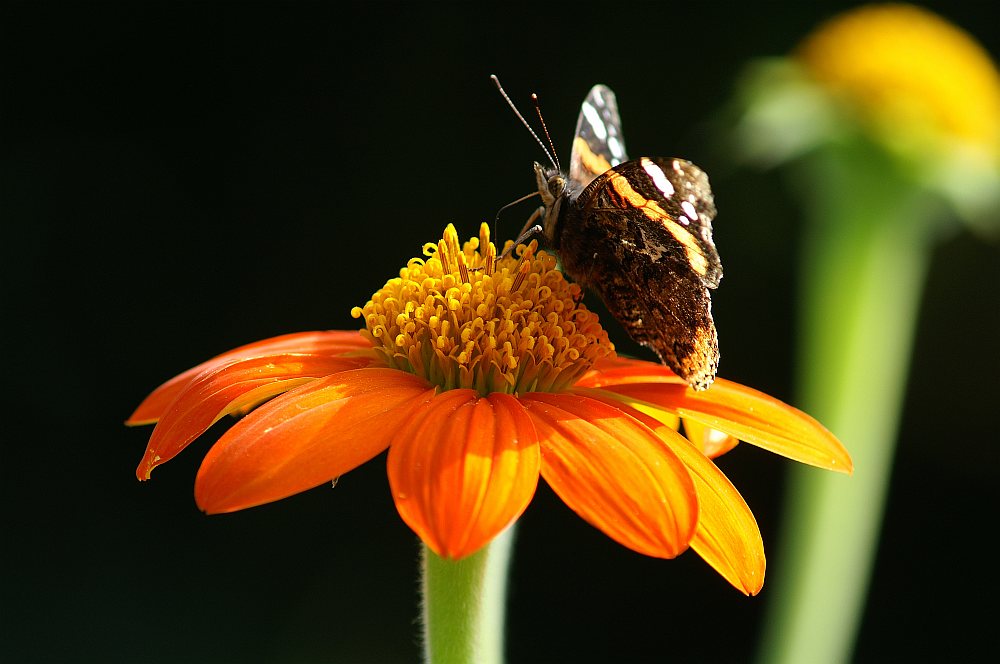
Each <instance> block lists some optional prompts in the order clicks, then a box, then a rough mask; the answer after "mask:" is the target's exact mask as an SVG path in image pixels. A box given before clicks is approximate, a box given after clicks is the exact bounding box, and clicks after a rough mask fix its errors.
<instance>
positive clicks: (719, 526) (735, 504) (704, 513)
mask: <svg viewBox="0 0 1000 664" xmlns="http://www.w3.org/2000/svg"><path fill="white" fill-rule="evenodd" d="M712 389H714V388H712ZM608 403H610V404H612V405H614V400H610V401H609V402H608ZM618 407H619V408H621V409H622V410H624V411H625V412H627V413H629V414H630V415H632V416H633V417H635V418H636V419H637V420H639V421H640V422H642V423H643V424H645V425H646V426H648V427H649V428H650V429H652V430H653V431H654V432H655V433H656V435H658V436H659V437H660V439H661V440H662V441H663V442H664V443H666V444H667V446H669V447H670V449H671V450H672V451H673V452H674V453H675V454H676V455H677V456H678V457H679V458H680V460H681V461H683V462H684V465H685V466H687V468H688V470H689V471H690V473H691V477H692V478H693V479H694V484H695V489H697V491H698V527H697V529H696V530H695V533H694V537H692V538H691V548H692V549H694V550H695V552H696V553H697V554H698V555H699V556H701V557H702V559H704V560H705V562H707V563H708V564H709V565H711V566H712V567H713V568H714V569H715V571H717V572H718V573H719V574H721V575H722V577H723V578H724V579H726V581H729V583H731V584H732V585H733V586H734V587H735V588H736V589H737V590H739V591H741V592H742V593H743V594H745V595H756V594H757V593H758V592H759V591H760V589H761V587H762V586H763V585H764V570H765V567H766V561H765V558H764V541H763V539H762V538H761V535H760V529H759V528H758V527H757V521H756V519H754V516H753V512H751V511H750V507H749V506H748V505H747V504H746V501H745V500H743V496H741V495H740V493H739V491H737V490H736V487H734V486H733V484H732V482H730V481H729V478H727V477H726V475H725V474H724V473H723V472H722V471H721V470H719V468H718V467H717V466H716V465H715V464H714V463H712V461H711V460H710V459H709V458H708V457H706V456H705V454H704V453H702V452H701V451H700V450H699V449H698V447H697V446H696V445H694V444H692V443H691V442H690V441H689V440H687V439H686V438H685V437H684V436H681V435H680V434H678V433H677V432H676V431H675V430H674V429H673V428H671V427H670V426H664V425H663V424H661V423H660V422H658V421H656V420H655V419H654V418H652V417H650V416H648V415H645V414H644V413H641V412H639V411H637V410H635V409H632V408H629V407H628V406H624V405H621V404H619V405H618Z"/></svg>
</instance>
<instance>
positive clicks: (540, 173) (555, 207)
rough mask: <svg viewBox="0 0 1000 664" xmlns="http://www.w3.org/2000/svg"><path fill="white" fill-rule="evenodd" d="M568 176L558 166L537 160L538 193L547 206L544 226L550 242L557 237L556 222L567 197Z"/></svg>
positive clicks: (543, 203)
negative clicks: (554, 166) (553, 166)
mask: <svg viewBox="0 0 1000 664" xmlns="http://www.w3.org/2000/svg"><path fill="white" fill-rule="evenodd" d="M568 182H569V181H568V180H567V179H566V176H565V175H563V174H562V173H561V172H560V171H559V169H558V168H552V167H551V166H544V165H542V164H539V163H538V162H537V161H536V162H535V183H536V184H537V185H538V195H539V196H541V197H542V205H544V206H545V219H544V221H543V223H542V228H543V230H544V232H545V237H547V238H548V239H549V241H550V242H552V241H554V240H555V239H556V237H557V236H556V223H557V221H558V219H559V208H560V207H561V206H562V201H563V199H564V198H565V196H564V194H565V193H566V187H567V185H568Z"/></svg>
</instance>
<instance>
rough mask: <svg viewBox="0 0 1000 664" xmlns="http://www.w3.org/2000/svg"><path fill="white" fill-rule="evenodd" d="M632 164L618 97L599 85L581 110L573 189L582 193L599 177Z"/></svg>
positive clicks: (571, 172) (575, 140)
mask: <svg viewBox="0 0 1000 664" xmlns="http://www.w3.org/2000/svg"><path fill="white" fill-rule="evenodd" d="M626 161H628V157H627V156H626V153H625V139H624V138H622V121H621V117H619V115H618V102H617V100H616V99H615V93H614V92H612V91H611V88H609V87H608V86H606V85H595V86H594V87H593V88H591V89H590V92H589V93H587V97H586V98H585V99H584V100H583V104H582V105H581V106H580V117H579V118H578V119H577V121H576V134H575V135H574V137H573V151H572V153H571V154H570V159H569V180H570V183H571V187H572V188H574V189H575V190H576V191H579V190H581V189H583V188H584V187H586V186H587V185H588V184H590V183H591V182H592V181H593V180H594V179H595V178H596V177H598V176H599V175H601V174H603V173H604V172H606V171H608V170H609V169H611V168H612V167H614V166H617V165H618V164H621V163H623V162H626Z"/></svg>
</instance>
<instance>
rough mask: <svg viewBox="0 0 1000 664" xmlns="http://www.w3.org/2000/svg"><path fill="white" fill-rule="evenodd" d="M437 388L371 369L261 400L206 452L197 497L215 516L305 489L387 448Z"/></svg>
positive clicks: (414, 378)
mask: <svg viewBox="0 0 1000 664" xmlns="http://www.w3.org/2000/svg"><path fill="white" fill-rule="evenodd" d="M433 394H434V388H433V387H431V386H430V385H429V384H428V383H427V381H425V380H424V379H422V378H419V377H418V376H415V375H413V374H409V373H405V372H403V371H398V370H396V369H384V368H367V369H354V370H351V371H343V372H341V373H337V374H334V375H332V376H328V377H326V378H320V379H317V380H314V381H312V382H311V383H308V384H306V385H303V386H301V387H298V388H296V389H294V390H292V391H291V392H287V393H285V394H283V395H282V396H280V397H277V398H276V399H273V400H271V401H269V402H268V403H266V404H264V405H263V406H261V407H260V408H258V409H257V410H255V411H254V412H252V413H251V414H250V415H248V416H247V417H245V418H244V419H242V420H240V421H239V422H237V423H236V424H235V425H234V426H233V428H231V429H230V430H229V431H227V432H226V433H225V434H224V435H223V436H222V437H221V438H220V439H219V441H218V442H217V443H216V444H215V445H214V446H213V447H212V449H211V450H209V452H208V454H207V455H206V456H205V460H204V462H202V464H201V468H200V469H199V470H198V477H197V478H196V480H195V487H194V493H195V499H196V500H197V502H198V505H199V506H200V507H201V509H203V510H205V511H206V512H208V513H210V514H215V513H219V512H234V511H236V510H240V509H244V508H247V507H253V506H255V505H262V504H264V503H269V502H272V501H275V500H279V499H281V498H286V497H288V496H291V495H293V494H296V493H299V492H301V491H305V490H306V489H310V488H312V487H314V486H318V485H320V484H322V483H324V482H328V481H330V480H332V479H334V478H336V477H339V476H340V475H342V474H344V473H346V472H347V471H349V470H352V469H354V468H356V467H358V466H359V465H361V464H362V463H364V462H365V461H368V460H369V459H371V458H372V457H374V456H375V455H377V454H379V453H380V452H381V451H383V450H384V449H385V448H386V447H387V446H388V445H389V440H390V438H391V437H392V434H393V432H394V431H395V430H396V429H397V428H399V427H400V426H402V424H403V423H404V422H405V421H406V419H407V417H408V416H409V415H410V413H411V412H412V411H413V409H414V408H416V407H418V406H419V405H420V404H421V403H423V402H425V401H427V400H429V399H430V398H431V396H432V395H433Z"/></svg>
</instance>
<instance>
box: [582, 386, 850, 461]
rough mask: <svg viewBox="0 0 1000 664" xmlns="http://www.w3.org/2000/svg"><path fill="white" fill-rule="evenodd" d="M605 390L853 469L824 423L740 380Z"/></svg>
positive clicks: (791, 454)
mask: <svg viewBox="0 0 1000 664" xmlns="http://www.w3.org/2000/svg"><path fill="white" fill-rule="evenodd" d="M600 391H601V392H603V393H605V394H608V395H617V396H616V398H618V399H619V400H621V401H622V402H623V403H626V404H628V405H631V406H634V407H635V408H637V409H638V410H640V411H642V412H646V413H647V414H650V415H653V416H654V417H655V414H654V413H652V412H649V408H650V407H652V408H653V409H663V410H666V411H668V412H670V413H673V414H676V415H679V416H680V417H681V418H682V419H684V421H685V422H686V421H687V420H689V419H690V420H693V421H695V422H699V423H701V424H703V425H705V426H707V427H709V428H711V429H715V430H716V431H721V432H724V433H726V434H728V435H730V436H733V437H735V438H738V439H739V440H742V441H745V442H747V443H750V444H752V445H756V446H758V447H761V448H763V449H766V450H768V451H771V452H774V453H775V454H780V455H782V456H784V457H788V458H789V459H793V460H795V461H800V462H802V463H806V464H809V465H811V466H817V467H819V468H825V469H827V470H835V471H838V472H843V473H850V472H852V471H853V468H854V466H853V463H852V461H851V456H850V454H848V452H847V450H846V449H845V448H844V446H843V445H841V443H840V441H839V440H837V438H836V437H835V436H834V435H833V434H832V433H830V432H829V431H828V430H827V429H826V428H825V427H823V425H821V424H820V423H819V422H817V421H816V420H814V419H813V418H811V417H809V416H808V415H806V414H805V413H803V412H802V411H800V410H798V409H796V408H792V407H791V406H789V405H787V404H785V403H782V402H781V401H778V400H777V399H775V398H773V397H770V396H768V395H766V394H764V393H763V392H758V391H757V390H754V389H751V388H749V387H746V386H744V385H740V384H739V383H733V382H731V381H728V380H724V379H721V378H720V379H718V380H716V382H715V383H714V384H713V385H712V387H711V388H709V389H708V390H705V391H703V392H695V391H694V390H690V389H688V388H687V386H686V385H677V384H674V383H672V382H667V381H664V382H659V383H625V382H622V383H618V384H615V385H604V386H602V387H601V388H600Z"/></svg>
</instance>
